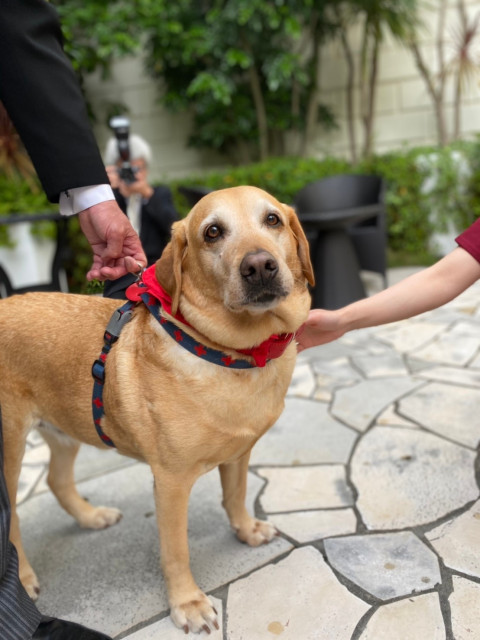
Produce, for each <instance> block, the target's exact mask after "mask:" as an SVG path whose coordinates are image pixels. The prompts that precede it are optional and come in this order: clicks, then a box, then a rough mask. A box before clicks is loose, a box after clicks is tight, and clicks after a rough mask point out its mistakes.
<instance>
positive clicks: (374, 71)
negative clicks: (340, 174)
mask: <svg viewBox="0 0 480 640" xmlns="http://www.w3.org/2000/svg"><path fill="white" fill-rule="evenodd" d="M373 38H374V41H373V43H372V47H373V49H372V55H371V68H370V69H369V74H368V85H367V86H368V93H367V95H366V112H365V115H364V127H365V130H364V135H365V138H364V143H363V154H362V155H363V157H368V156H369V155H371V153H372V147H373V122H374V117H375V97H376V91H377V76H378V49H379V39H378V37H377V36H375V35H374V36H373Z"/></svg>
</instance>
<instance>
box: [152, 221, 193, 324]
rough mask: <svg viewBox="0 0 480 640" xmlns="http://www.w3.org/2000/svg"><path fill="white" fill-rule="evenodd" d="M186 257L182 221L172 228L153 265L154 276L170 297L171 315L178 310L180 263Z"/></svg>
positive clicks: (185, 237) (180, 287)
mask: <svg viewBox="0 0 480 640" xmlns="http://www.w3.org/2000/svg"><path fill="white" fill-rule="evenodd" d="M186 255H187V236H186V234H185V224H184V222H183V220H179V221H178V222H175V223H174V225H173V227H172V239H171V240H170V242H169V243H168V244H167V246H166V247H165V249H164V251H163V253H162V255H161V257H160V258H159V260H157V262H156V265H155V276H156V278H157V280H158V281H159V282H160V284H161V285H162V287H163V288H164V289H165V291H166V292H167V293H168V294H169V295H170V296H171V297H172V314H175V313H176V312H177V310H178V303H179V301H180V292H181V290H182V262H183V260H184V258H185V256H186Z"/></svg>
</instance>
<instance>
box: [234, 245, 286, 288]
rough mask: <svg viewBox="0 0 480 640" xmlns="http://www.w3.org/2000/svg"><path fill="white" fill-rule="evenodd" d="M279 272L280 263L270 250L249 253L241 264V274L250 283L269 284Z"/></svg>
mask: <svg viewBox="0 0 480 640" xmlns="http://www.w3.org/2000/svg"><path fill="white" fill-rule="evenodd" d="M277 273H278V263H277V261H276V260H275V258H274V257H273V256H272V254H270V253H268V251H262V250H259V251H252V252H251V253H247V254H246V256H245V257H244V258H243V260H242V262H241V264H240V274H241V276H242V278H245V280H247V282H249V283H250V284H267V282H271V281H272V280H274V278H275V277H276V275H277Z"/></svg>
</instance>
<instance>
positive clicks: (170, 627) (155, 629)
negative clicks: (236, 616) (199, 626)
mask: <svg viewBox="0 0 480 640" xmlns="http://www.w3.org/2000/svg"><path fill="white" fill-rule="evenodd" d="M210 599H211V601H212V603H213V606H214V607H215V609H216V610H217V612H218V626H219V627H220V628H219V629H218V631H217V630H216V629H211V632H210V634H209V635H208V638H209V639H210V640H222V638H223V633H222V625H223V608H222V607H223V605H222V601H221V600H218V599H217V598H210ZM192 637H197V636H196V635H195V636H192ZM124 638H125V640H181V639H182V638H185V631H183V629H178V627H176V626H175V625H174V624H173V622H172V621H171V619H170V617H167V618H163V619H162V620H159V621H158V622H154V623H153V624H149V625H148V626H146V627H143V629H139V630H138V631H134V632H133V633H130V634H128V635H127V636H124Z"/></svg>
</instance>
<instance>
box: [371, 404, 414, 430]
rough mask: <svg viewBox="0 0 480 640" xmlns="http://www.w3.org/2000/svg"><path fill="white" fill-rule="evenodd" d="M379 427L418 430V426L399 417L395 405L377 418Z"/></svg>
mask: <svg viewBox="0 0 480 640" xmlns="http://www.w3.org/2000/svg"><path fill="white" fill-rule="evenodd" d="M377 425H378V426H393V427H404V428H406V429H418V428H419V427H418V425H416V424H415V423H413V422H410V420H406V419H405V418H403V417H402V416H399V415H398V413H397V412H396V410H395V407H394V406H393V405H390V406H389V407H387V408H386V409H385V411H384V412H383V413H382V414H381V415H379V416H378V418H377Z"/></svg>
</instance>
